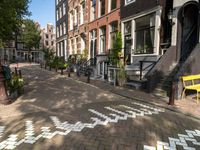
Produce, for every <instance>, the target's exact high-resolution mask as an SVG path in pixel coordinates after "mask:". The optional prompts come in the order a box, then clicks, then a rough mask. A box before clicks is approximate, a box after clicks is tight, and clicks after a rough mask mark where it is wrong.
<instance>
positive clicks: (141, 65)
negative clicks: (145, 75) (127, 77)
mask: <svg viewBox="0 0 200 150" xmlns="http://www.w3.org/2000/svg"><path fill="white" fill-rule="evenodd" d="M142 69H143V62H142V61H140V80H142Z"/></svg>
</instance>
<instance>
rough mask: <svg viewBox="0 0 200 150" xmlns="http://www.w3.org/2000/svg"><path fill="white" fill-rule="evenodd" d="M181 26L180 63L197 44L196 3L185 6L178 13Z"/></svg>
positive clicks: (197, 12) (197, 11)
mask: <svg viewBox="0 0 200 150" xmlns="http://www.w3.org/2000/svg"><path fill="white" fill-rule="evenodd" d="M180 17H181V18H180V22H181V26H182V36H181V55H180V61H185V60H186V59H187V57H188V56H189V55H190V53H191V52H192V50H193V49H194V47H195V46H196V44H197V43H198V22H199V21H198V18H199V8H198V6H197V4H196V3H189V4H187V5H185V6H184V7H183V8H182V10H181V13H180Z"/></svg>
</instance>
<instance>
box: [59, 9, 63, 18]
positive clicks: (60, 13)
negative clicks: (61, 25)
mask: <svg viewBox="0 0 200 150" xmlns="http://www.w3.org/2000/svg"><path fill="white" fill-rule="evenodd" d="M59 18H62V7H59Z"/></svg>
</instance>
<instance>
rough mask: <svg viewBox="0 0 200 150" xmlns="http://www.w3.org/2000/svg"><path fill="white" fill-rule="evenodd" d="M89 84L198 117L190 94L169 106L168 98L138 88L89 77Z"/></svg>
mask: <svg viewBox="0 0 200 150" xmlns="http://www.w3.org/2000/svg"><path fill="white" fill-rule="evenodd" d="M71 78H72V79H75V80H79V81H82V82H87V77H84V76H83V75H82V76H81V77H79V78H78V77H77V76H76V75H75V74H71ZM89 84H91V85H94V86H96V87H98V88H100V89H103V90H105V91H109V92H112V93H114V94H117V95H120V96H123V97H126V98H129V99H134V100H138V101H143V102H146V103H151V104H154V105H157V106H159V107H163V108H166V109H169V110H172V111H175V112H179V113H182V114H185V115H187V116H191V117H194V118H196V119H200V104H197V103H196V101H195V100H194V99H193V98H192V97H191V96H187V99H183V100H175V105H174V106H170V105H168V102H169V99H161V98H159V97H157V96H154V95H152V94H149V93H146V92H143V91H140V90H135V89H132V88H127V87H119V86H113V85H111V84H109V83H108V82H106V81H101V80H92V79H91V80H90V83H89Z"/></svg>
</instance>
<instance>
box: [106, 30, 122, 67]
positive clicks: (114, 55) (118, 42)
mask: <svg viewBox="0 0 200 150" xmlns="http://www.w3.org/2000/svg"><path fill="white" fill-rule="evenodd" d="M121 50H122V35H121V32H118V33H117V34H116V39H115V41H114V44H113V48H112V49H111V52H110V56H109V57H110V61H111V63H112V64H113V65H117V64H118V63H119V54H120V52H121Z"/></svg>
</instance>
